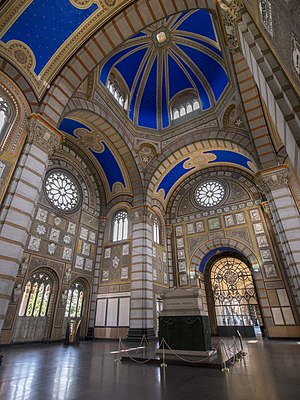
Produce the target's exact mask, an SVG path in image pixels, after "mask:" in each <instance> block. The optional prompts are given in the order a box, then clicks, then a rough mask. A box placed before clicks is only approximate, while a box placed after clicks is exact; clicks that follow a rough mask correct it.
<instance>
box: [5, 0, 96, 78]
mask: <svg viewBox="0 0 300 400" xmlns="http://www.w3.org/2000/svg"><path fill="white" fill-rule="evenodd" d="M23 3H24V2H23ZM97 9H98V6H97V4H93V3H92V4H90V6H89V7H85V9H83V8H82V7H81V8H78V6H76V5H75V3H74V4H72V3H71V1H70V0H43V1H41V0H33V1H28V2H27V7H26V8H25V7H24V11H23V12H22V13H21V14H20V15H19V17H18V18H17V19H16V21H15V22H14V23H13V24H12V25H11V26H7V28H8V29H7V30H6V32H5V33H4V34H3V36H2V37H1V38H0V40H1V41H2V42H3V43H9V41H11V40H19V41H21V42H23V43H25V44H26V45H27V46H28V47H29V48H30V49H31V50H32V52H33V54H34V56H35V60H36V65H35V68H34V72H35V73H36V75H38V74H40V72H41V71H42V69H43V68H44V67H45V66H46V65H47V63H48V62H49V60H50V59H51V57H52V56H53V54H54V53H55V52H56V51H57V50H58V49H59V47H60V46H61V45H62V44H63V43H64V41H65V40H67V39H68V38H69V37H70V35H72V34H73V32H74V31H75V30H76V29H77V28H78V27H79V26H80V25H81V24H82V23H83V22H84V21H86V19H87V18H88V17H90V16H91V15H92V14H93V13H94V12H96V11H97Z"/></svg>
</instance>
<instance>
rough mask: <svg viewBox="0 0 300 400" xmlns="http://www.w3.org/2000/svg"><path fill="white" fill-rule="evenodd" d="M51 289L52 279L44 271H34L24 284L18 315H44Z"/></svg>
mask: <svg viewBox="0 0 300 400" xmlns="http://www.w3.org/2000/svg"><path fill="white" fill-rule="evenodd" d="M51 290H52V280H51V278H50V276H49V275H47V274H46V273H44V272H41V273H34V274H32V276H31V277H30V278H29V280H28V282H27V283H26V285H25V289H24V292H23V297H22V301H21V305H20V309H19V316H20V317H22V316H26V317H45V316H46V315H47V311H48V305H49V300H50V295H51Z"/></svg>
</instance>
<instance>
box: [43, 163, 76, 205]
mask: <svg viewBox="0 0 300 400" xmlns="http://www.w3.org/2000/svg"><path fill="white" fill-rule="evenodd" d="M45 193H46V197H47V199H48V200H49V202H50V203H51V204H52V205H53V206H54V207H55V208H58V209H59V210H61V211H74V210H75V209H76V208H77V207H78V205H79V202H80V192H79V187H78V184H77V182H76V181H75V178H74V177H73V176H72V175H70V174H67V173H66V172H65V171H63V170H54V171H51V172H50V173H49V174H48V175H47V177H46V179H45Z"/></svg>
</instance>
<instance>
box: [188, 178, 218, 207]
mask: <svg viewBox="0 0 300 400" xmlns="http://www.w3.org/2000/svg"><path fill="white" fill-rule="evenodd" d="M224 195H225V187H224V186H223V185H222V184H221V183H220V182H218V181H214V180H210V181H206V182H204V183H202V184H201V185H200V186H198V188H197V189H196V192H195V200H196V202H197V203H198V204H200V205H201V206H203V207H213V206H216V205H217V204H219V203H220V202H221V201H222V200H223V199H224Z"/></svg>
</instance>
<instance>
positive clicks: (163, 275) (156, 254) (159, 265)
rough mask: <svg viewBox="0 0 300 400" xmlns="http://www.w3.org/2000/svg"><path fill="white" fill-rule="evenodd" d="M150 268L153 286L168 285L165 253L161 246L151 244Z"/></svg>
mask: <svg viewBox="0 0 300 400" xmlns="http://www.w3.org/2000/svg"><path fill="white" fill-rule="evenodd" d="M181 251H182V250H181ZM152 266H153V283H154V284H155V285H164V286H166V285H168V265H167V253H166V251H165V249H164V248H163V247H162V246H159V245H156V244H153V254H152Z"/></svg>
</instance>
